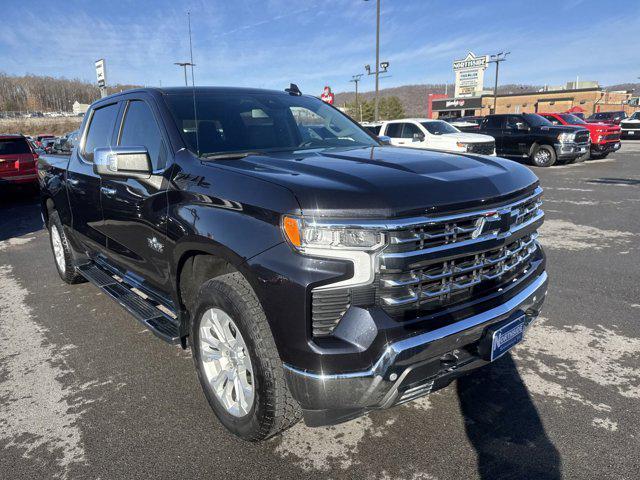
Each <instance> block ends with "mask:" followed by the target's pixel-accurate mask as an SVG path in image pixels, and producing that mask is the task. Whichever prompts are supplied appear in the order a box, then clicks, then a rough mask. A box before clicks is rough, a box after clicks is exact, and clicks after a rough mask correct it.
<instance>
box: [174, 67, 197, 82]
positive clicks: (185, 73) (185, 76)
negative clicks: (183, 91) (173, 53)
mask: <svg viewBox="0 0 640 480" xmlns="http://www.w3.org/2000/svg"><path fill="white" fill-rule="evenodd" d="M174 65H178V66H179V67H182V68H184V86H185V87H188V86H189V83H188V82H187V67H195V66H196V64H195V63H191V62H174Z"/></svg>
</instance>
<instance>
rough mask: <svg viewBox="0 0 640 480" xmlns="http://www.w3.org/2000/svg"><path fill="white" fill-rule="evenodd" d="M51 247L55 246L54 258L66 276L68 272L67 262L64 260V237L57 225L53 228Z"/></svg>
mask: <svg viewBox="0 0 640 480" xmlns="http://www.w3.org/2000/svg"><path fill="white" fill-rule="evenodd" d="M51 245H53V256H54V257H55V259H56V264H57V265H58V268H59V269H60V271H61V272H62V273H63V274H64V272H65V270H66V262H65V258H64V247H63V246H62V237H61V236H60V232H59V231H58V227H57V226H56V225H52V226H51Z"/></svg>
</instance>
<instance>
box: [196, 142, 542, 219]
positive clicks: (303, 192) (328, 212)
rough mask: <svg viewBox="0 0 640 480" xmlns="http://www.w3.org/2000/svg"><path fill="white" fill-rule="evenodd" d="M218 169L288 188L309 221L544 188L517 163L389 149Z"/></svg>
mask: <svg viewBox="0 0 640 480" xmlns="http://www.w3.org/2000/svg"><path fill="white" fill-rule="evenodd" d="M206 163H208V162H206ZM211 164H212V165H216V166H224V167H225V168H229V169H232V170H235V171H240V172H242V173H244V174H247V175H251V176H255V177H259V178H261V179H263V180H267V181H269V182H273V183H276V184H278V185H281V186H283V187H285V188H288V189H289V190H290V191H291V192H293V194H294V195H295V197H296V198H297V200H298V202H299V204H300V208H301V210H302V213H303V214H305V215H316V216H330V217H354V218H395V217H403V216H412V215H421V214H424V213H425V212H429V213H434V212H442V211H448V212H450V211H453V210H459V209H462V208H471V207H475V206H479V205H486V204H488V203H493V202H496V201H498V200H500V198H499V197H503V196H504V197H508V196H513V195H516V194H519V193H520V192H525V191H529V190H531V189H533V188H535V185H537V182H538V178H537V177H536V176H535V175H534V174H533V173H532V172H531V171H530V170H529V169H528V168H526V167H523V166H521V165H519V164H517V163H515V162H512V161H510V160H505V159H501V158H495V157H485V156H475V155H471V154H451V153H444V152H435V151H429V150H416V149H411V148H396V147H387V146H384V147H382V146H381V147H364V148H351V149H344V148H342V149H325V150H323V151H317V150H315V151H298V152H292V153H286V154H280V153H278V154H269V155H253V156H249V157H246V158H243V159H240V160H222V161H220V160H218V161H215V162H211Z"/></svg>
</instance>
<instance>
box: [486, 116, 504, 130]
mask: <svg viewBox="0 0 640 480" xmlns="http://www.w3.org/2000/svg"><path fill="white" fill-rule="evenodd" d="M502 119H503V117H485V119H484V120H482V126H483V127H484V128H496V129H499V128H502Z"/></svg>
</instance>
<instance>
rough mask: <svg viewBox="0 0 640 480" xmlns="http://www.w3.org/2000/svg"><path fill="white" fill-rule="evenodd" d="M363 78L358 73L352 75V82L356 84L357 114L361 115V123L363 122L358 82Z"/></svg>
mask: <svg viewBox="0 0 640 480" xmlns="http://www.w3.org/2000/svg"><path fill="white" fill-rule="evenodd" d="M361 78H362V74H361V73H358V74H357V75H352V76H351V80H349V81H350V82H353V83H355V84H356V112H359V113H360V121H361V122H362V111H361V110H360V104H359V103H358V82H359V81H360V79H361Z"/></svg>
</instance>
